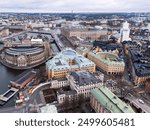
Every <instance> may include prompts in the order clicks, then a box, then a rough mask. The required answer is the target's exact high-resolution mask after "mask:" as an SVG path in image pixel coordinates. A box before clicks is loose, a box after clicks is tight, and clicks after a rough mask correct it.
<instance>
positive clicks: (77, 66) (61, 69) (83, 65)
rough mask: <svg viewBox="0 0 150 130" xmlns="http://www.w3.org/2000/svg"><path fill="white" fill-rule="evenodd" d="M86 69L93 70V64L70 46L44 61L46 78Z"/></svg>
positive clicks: (63, 75) (59, 76) (60, 76)
mask: <svg viewBox="0 0 150 130" xmlns="http://www.w3.org/2000/svg"><path fill="white" fill-rule="evenodd" d="M79 70H88V71H91V72H95V64H94V63H93V62H92V61H90V60H88V59H87V58H85V57H83V56H82V55H79V54H78V53H77V52H76V51H74V50H72V49H71V48H65V49H64V50H63V51H62V52H60V53H59V54H58V55H56V56H55V57H53V59H51V60H49V61H48V62H47V63H46V71H47V74H48V78H49V79H50V78H53V77H56V78H63V77H65V76H66V74H67V73H68V72H69V71H79Z"/></svg>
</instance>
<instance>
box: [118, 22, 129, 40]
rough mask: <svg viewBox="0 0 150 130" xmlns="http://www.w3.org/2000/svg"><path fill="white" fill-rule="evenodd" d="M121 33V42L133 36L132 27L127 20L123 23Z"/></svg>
mask: <svg viewBox="0 0 150 130" xmlns="http://www.w3.org/2000/svg"><path fill="white" fill-rule="evenodd" d="M120 33H121V42H123V41H131V38H130V37H129V35H130V28H129V23H128V22H127V21H126V22H125V23H123V27H122V28H121V30H120Z"/></svg>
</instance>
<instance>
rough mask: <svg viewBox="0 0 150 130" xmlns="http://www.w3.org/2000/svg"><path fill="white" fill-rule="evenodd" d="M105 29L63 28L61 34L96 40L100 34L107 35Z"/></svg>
mask: <svg viewBox="0 0 150 130" xmlns="http://www.w3.org/2000/svg"><path fill="white" fill-rule="evenodd" d="M107 33H108V31H107V30H96V29H87V28H71V29H69V28H64V29H62V35H64V36H65V37H73V36H75V37H80V38H83V39H91V40H96V39H98V38H99V37H100V36H102V35H107Z"/></svg>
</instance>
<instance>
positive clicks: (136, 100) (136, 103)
mask: <svg viewBox="0 0 150 130" xmlns="http://www.w3.org/2000/svg"><path fill="white" fill-rule="evenodd" d="M125 99H127V100H128V101H129V102H130V103H131V104H132V105H134V106H135V107H136V108H138V109H139V108H140V109H141V110H142V112H143V113H150V105H149V104H148V103H146V102H145V103H143V104H142V103H140V102H139V98H136V97H129V96H126V97H125Z"/></svg>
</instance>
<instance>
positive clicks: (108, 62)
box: [77, 47, 125, 74]
mask: <svg viewBox="0 0 150 130" xmlns="http://www.w3.org/2000/svg"><path fill="white" fill-rule="evenodd" d="M87 50H88V49H86V48H85V47H84V48H83V47H81V48H77V51H78V52H79V53H80V54H82V55H84V54H85V53H86V55H87V58H88V59H89V60H91V61H93V62H94V63H95V64H96V65H97V67H99V68H100V69H102V70H103V71H104V72H106V73H107V74H120V73H123V72H124V67H125V63H124V61H123V60H121V59H120V58H119V57H118V55H117V52H118V51H117V50H116V51H112V52H107V51H102V49H100V48H96V49H95V50H91V51H87Z"/></svg>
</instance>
